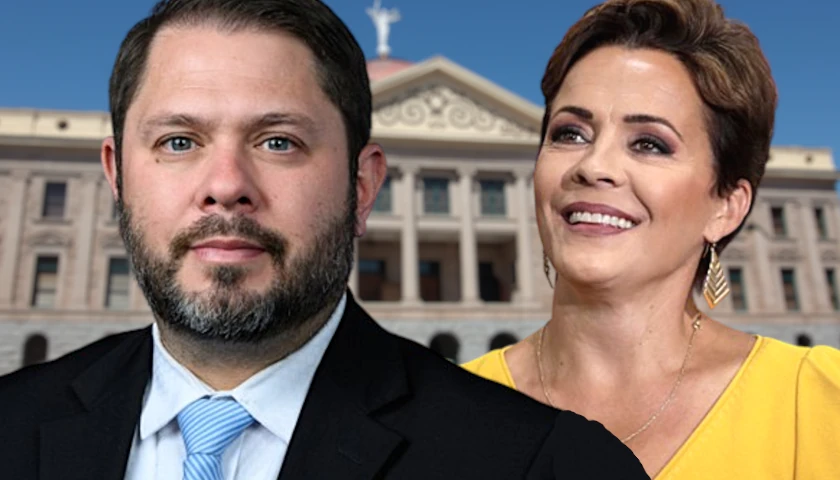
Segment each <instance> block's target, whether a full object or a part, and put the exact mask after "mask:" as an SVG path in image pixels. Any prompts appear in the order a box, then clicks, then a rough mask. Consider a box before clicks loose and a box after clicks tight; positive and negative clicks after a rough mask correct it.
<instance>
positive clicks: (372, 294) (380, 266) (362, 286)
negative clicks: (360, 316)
mask: <svg viewBox="0 0 840 480" xmlns="http://www.w3.org/2000/svg"><path fill="white" fill-rule="evenodd" d="M358 268H359V282H358V285H359V286H358V289H359V292H358V294H359V298H360V299H362V300H370V301H381V300H383V290H382V287H383V284H384V283H385V261H383V260H370V259H362V258H360V259H359V264H358Z"/></svg>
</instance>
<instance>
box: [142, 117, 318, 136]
mask: <svg viewBox="0 0 840 480" xmlns="http://www.w3.org/2000/svg"><path fill="white" fill-rule="evenodd" d="M277 125H295V126H298V127H300V128H303V129H304V130H308V131H315V130H317V128H318V124H317V123H316V122H315V120H313V119H312V118H310V117H309V116H307V115H304V114H300V113H280V112H269V113H266V114H263V115H257V116H255V117H252V118H250V119H248V120H246V121H245V123H244V125H243V126H244V128H245V130H246V131H254V130H260V129H263V128H268V127H272V126H277ZM215 126H216V122H212V121H208V120H204V119H202V118H200V117H197V116H194V115H189V114H184V113H163V114H160V115H155V116H153V117H151V118H149V119H147V120H146V121H144V122H143V123H142V126H141V134H142V135H143V136H144V137H148V136H150V135H151V134H152V132H153V131H154V130H155V129H158V128H184V129H188V130H198V131H209V130H212V129H213V128H214V127H215Z"/></svg>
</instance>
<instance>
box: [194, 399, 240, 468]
mask: <svg viewBox="0 0 840 480" xmlns="http://www.w3.org/2000/svg"><path fill="white" fill-rule="evenodd" d="M253 422H254V418H253V417H251V415H250V414H249V413H248V411H247V410H245V408H243V407H242V405H240V404H239V403H238V402H237V401H236V400H234V399H232V398H229V397H224V398H200V399H198V400H196V401H194V402H193V403H191V404H189V405H187V406H186V407H185V408H184V409H183V410H181V413H179V414H178V426H180V427H181V435H182V436H183V437H184V443H185V444H186V446H187V458H186V460H184V480H222V479H223V478H224V477H223V476H222V453H223V452H224V451H225V449H226V448H227V447H228V446H229V445H230V444H231V443H233V441H234V440H235V439H236V437H238V436H239V435H241V434H242V431H243V430H245V429H246V428H248V425H251V423H253Z"/></svg>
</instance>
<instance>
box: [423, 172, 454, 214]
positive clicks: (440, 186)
mask: <svg viewBox="0 0 840 480" xmlns="http://www.w3.org/2000/svg"><path fill="white" fill-rule="evenodd" d="M423 211H424V212H426V213H449V180H447V179H445V178H424V179H423Z"/></svg>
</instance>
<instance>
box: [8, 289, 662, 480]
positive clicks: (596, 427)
mask: <svg viewBox="0 0 840 480" xmlns="http://www.w3.org/2000/svg"><path fill="white" fill-rule="evenodd" d="M348 296H349V295H348ZM151 366H152V337H151V332H150V329H149V328H146V329H143V330H138V331H133V332H128V333H123V334H119V335H115V336H111V337H108V338H105V339H103V340H100V341H98V342H96V343H94V344H92V345H89V346H87V347H85V348H83V349H81V350H78V351H76V352H73V353H71V354H69V355H67V356H65V357H63V358H61V359H58V360H56V361H54V362H50V363H47V364H43V365H38V366H35V367H30V368H26V369H23V370H20V371H18V372H15V373H12V374H10V375H7V376H5V377H2V378H0V478H2V479H9V480H36V479H37V480H100V479H101V480H119V479H122V478H123V476H124V474H125V468H126V462H127V459H128V455H129V451H130V449H131V444H132V439H133V437H134V435H136V428H137V424H138V419H139V417H140V411H141V407H142V401H143V394H144V391H145V388H146V385H147V382H148V381H149V379H150V376H151ZM384 478H388V479H418V480H419V479H423V480H431V479H458V480H465V479H505V480H508V479H519V478H528V479H538V478H539V479H542V478H568V479H637V478H648V477H647V476H646V475H645V473H644V470H643V469H642V467H641V465H640V463H639V462H638V460H637V459H636V458H635V457H634V456H633V454H632V453H631V452H630V450H628V449H627V448H626V447H625V446H624V445H622V444H621V442H619V441H618V440H617V439H616V438H615V437H613V436H612V435H610V434H609V433H608V432H607V431H606V430H605V429H604V428H603V427H602V426H601V425H600V424H598V423H595V422H590V421H587V420H585V419H584V418H582V417H580V416H578V415H575V414H573V413H570V412H563V411H557V410H554V409H551V408H548V407H546V406H544V405H542V404H540V403H538V402H536V401H533V400H531V399H529V398H527V397H525V396H524V395H521V394H519V393H517V392H515V391H513V390H511V389H508V388H506V387H503V386H500V385H497V384H494V383H492V382H489V381H487V380H484V379H481V378H478V377H476V376H474V375H472V374H470V373H468V372H466V371H464V370H462V369H460V368H459V367H457V366H456V365H452V364H451V363H450V362H448V361H447V360H445V359H443V358H441V357H440V356H438V355H436V354H435V353H433V352H431V351H430V350H428V349H426V348H424V347H422V346H420V345H417V344H415V343H413V342H411V341H409V340H406V339H403V338H400V337H397V336H394V335H391V334H390V333H387V332H386V331H384V330H383V329H382V328H380V327H379V326H378V325H377V324H376V323H375V322H374V321H373V320H372V319H371V318H370V317H369V316H368V315H367V313H365V312H364V310H362V309H361V307H359V306H358V304H356V303H355V302H354V301H353V299H352V297H349V298H348V302H347V307H346V310H345V313H344V316H343V318H342V320H341V323H340V325H339V327H338V329H337V331H336V333H335V336H334V337H333V339H332V341H331V343H330V345H329V347H328V348H327V351H326V353H325V354H324V358H323V360H322V361H321V364H320V365H319V367H318V369H317V371H316V373H315V377H314V379H313V381H312V385H311V387H310V390H309V393H308V395H307V397H306V401H305V402H304V406H303V410H302V411H301V414H300V418H299V420H298V423H297V427H296V428H295V432H294V434H293V436H292V440H291V443H290V444H289V448H288V450H287V453H286V458H285V460H284V463H283V468H282V471H281V472H280V480H290V479H318V480H320V479H329V480H333V479H335V480H343V479H347V480H349V479H384ZM174 480H179V479H174Z"/></svg>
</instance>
